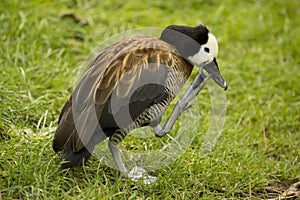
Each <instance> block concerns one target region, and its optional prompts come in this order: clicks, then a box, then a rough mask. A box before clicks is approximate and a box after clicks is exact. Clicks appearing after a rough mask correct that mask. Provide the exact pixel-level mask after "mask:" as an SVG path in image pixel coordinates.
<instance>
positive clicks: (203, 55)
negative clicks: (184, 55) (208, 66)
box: [188, 33, 218, 66]
mask: <svg viewBox="0 0 300 200" xmlns="http://www.w3.org/2000/svg"><path fill="white" fill-rule="evenodd" d="M205 48H208V51H209V52H206V51H204V49H205ZM217 56H218V42H217V39H216V37H215V36H214V35H213V34H211V33H208V40H207V43H206V44H204V45H202V46H201V48H200V49H199V51H198V52H197V53H196V54H195V55H193V56H189V57H188V59H189V60H190V61H191V62H192V63H193V64H194V65H197V66H201V65H203V64H205V63H209V62H211V61H213V59H214V58H217Z"/></svg>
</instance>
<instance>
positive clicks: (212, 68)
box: [203, 59, 227, 90]
mask: <svg viewBox="0 0 300 200" xmlns="http://www.w3.org/2000/svg"><path fill="white" fill-rule="evenodd" d="M203 68H204V69H205V70H206V71H207V72H208V73H209V74H211V76H212V78H213V79H214V81H215V82H216V83H217V84H218V85H219V86H220V87H221V88H223V89H224V90H227V83H226V82H225V81H224V79H223V77H222V75H221V73H220V70H219V67H218V63H217V61H216V59H214V60H213V61H211V62H210V63H208V64H206V65H204V67H203Z"/></svg>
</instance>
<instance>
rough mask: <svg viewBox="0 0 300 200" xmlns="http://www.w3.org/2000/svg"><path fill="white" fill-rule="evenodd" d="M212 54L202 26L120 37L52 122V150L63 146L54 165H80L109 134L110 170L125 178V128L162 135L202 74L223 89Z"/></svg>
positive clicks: (211, 40) (214, 47)
mask: <svg viewBox="0 0 300 200" xmlns="http://www.w3.org/2000/svg"><path fill="white" fill-rule="evenodd" d="M217 55H218V42H217V39H216V37H215V36H214V35H213V34H212V33H211V32H210V31H209V30H208V28H207V27H206V26H204V25H201V24H200V25H197V26H184V25H170V26H167V27H166V28H164V29H163V31H162V33H161V35H160V37H159V38H157V37H152V36H144V35H136V36H130V37H126V38H124V39H121V40H120V41H117V42H115V43H113V44H112V45H110V46H108V47H106V48H105V49H104V50H102V51H101V52H99V53H98V54H97V55H96V56H95V57H94V58H93V59H92V60H91V61H90V62H89V64H88V66H87V68H86V70H85V72H84V73H83V75H82V76H81V78H80V80H79V82H78V83H77V85H76V86H75V88H74V91H73V93H72V94H71V95H70V97H69V99H68V100H67V101H66V103H65V104H64V106H63V108H62V111H61V113H60V116H59V119H58V127H57V129H56V132H55V135H54V139H53V143H52V147H53V150H54V151H55V152H59V151H62V153H61V159H62V160H63V162H62V164H61V167H62V168H71V167H80V166H82V165H83V163H85V162H87V160H88V159H89V158H90V156H91V155H92V153H93V151H94V148H95V146H96V145H97V144H99V143H100V142H103V141H106V139H107V138H108V147H109V150H110V152H111V154H112V157H113V160H114V162H115V164H116V167H117V168H118V170H119V172H120V173H121V174H122V176H127V175H128V169H126V167H125V165H124V163H123V161H122V159H121V156H120V150H119V148H118V144H119V143H120V142H122V141H123V140H124V139H125V137H126V136H127V135H128V134H129V133H130V132H131V131H132V130H134V129H137V128H140V127H144V126H150V127H152V128H153V132H154V135H155V136H158V137H163V136H165V135H166V134H167V133H168V132H169V131H170V130H171V128H172V126H173V124H174V123H175V121H176V119H177V118H178V116H179V115H180V114H181V113H182V112H184V110H186V109H188V108H189V106H188V103H189V101H191V99H193V98H194V97H195V96H197V95H198V93H199V91H200V90H201V89H202V87H203V86H204V84H205V82H206V81H207V80H208V79H209V78H212V79H213V80H214V81H215V82H216V84H218V85H219V86H220V87H221V88H223V89H224V90H227V83H226V82H225V80H224V78H223V77H222V75H221V73H220V70H219V67H218V63H217ZM194 66H196V67H197V68H198V74H197V75H196V77H195V78H194V81H193V82H192V84H191V86H190V88H189V89H188V91H187V92H186V93H185V95H184V96H183V97H182V98H181V99H180V100H179V101H178V102H177V104H176V107H175V108H174V110H173V112H172V114H171V116H170V118H169V119H168V120H167V122H166V123H165V125H161V124H160V122H161V117H162V115H163V114H164V112H165V111H166V109H167V107H168V106H169V104H170V103H171V101H172V100H174V98H175V97H176V96H177V95H178V93H179V92H180V90H181V89H182V87H183V85H184V84H185V83H186V81H187V80H188V79H189V78H190V76H191V73H192V70H193V68H194ZM203 69H204V70H205V71H206V72H207V74H208V75H207V76H206V75H205V74H204V73H203Z"/></svg>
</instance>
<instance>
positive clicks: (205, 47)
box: [160, 25, 227, 90]
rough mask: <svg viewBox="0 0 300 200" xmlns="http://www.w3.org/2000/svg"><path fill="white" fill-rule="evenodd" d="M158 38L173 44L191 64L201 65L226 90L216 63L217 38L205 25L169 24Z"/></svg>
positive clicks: (225, 84)
mask: <svg viewBox="0 0 300 200" xmlns="http://www.w3.org/2000/svg"><path fill="white" fill-rule="evenodd" d="M160 39H161V40H163V41H165V42H167V43H169V44H171V45H173V46H175V48H176V49H177V50H178V52H179V53H180V55H181V56H182V57H184V58H185V59H186V60H188V61H189V62H190V63H191V64H193V65H196V66H198V67H199V68H202V67H203V68H204V69H205V70H206V71H207V72H208V73H209V74H210V75H211V77H212V78H213V79H214V81H215V82H216V83H217V84H218V85H219V86H220V87H222V88H223V89H224V90H227V83H226V82H225V81H224V79H223V77H222V75H221V73H220V71H219V67H218V63H217V56H218V42H217V39H216V37H215V36H214V35H213V34H212V33H210V32H209V30H208V29H207V28H206V27H205V26H203V25H199V26H196V27H189V26H177V25H171V26H168V27H166V28H165V29H164V31H163V32H162V34H161V36H160Z"/></svg>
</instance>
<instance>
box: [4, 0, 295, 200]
mask: <svg viewBox="0 0 300 200" xmlns="http://www.w3.org/2000/svg"><path fill="white" fill-rule="evenodd" d="M298 7H299V2H298V1H297V0H274V1H238V0H225V1H216V0H214V1H162V0H160V1H126V3H125V1H124V3H123V2H122V1H118V2H114V1H96V0H90V1H84V0H73V1H68V0H64V1H38V0H34V1H15V0H12V1H2V2H1V5H0V77H1V78H0V114H1V117H0V199H200V198H202V199H268V198H277V197H278V196H279V195H280V194H281V192H283V191H284V190H286V189H287V188H289V186H290V185H292V184H293V183H296V182H298V181H300V88H299V80H300V56H299V55H300V48H299V47H300V10H299V9H298ZM199 23H203V24H205V25H207V27H208V28H209V29H210V30H211V32H213V33H214V35H215V36H216V37H217V39H218V41H219V55H218V62H219V66H220V70H221V72H222V74H223V76H224V78H225V79H226V81H227V83H228V85H229V89H228V90H227V91H226V93H225V94H226V99H227V100H226V102H227V112H226V121H225V124H224V127H223V129H222V135H221V136H220V137H219V139H218V142H217V144H216V145H215V147H214V149H213V150H212V151H211V152H210V153H209V154H208V155H206V156H205V157H203V156H202V154H201V151H200V149H201V144H202V137H200V136H197V137H195V139H194V140H193V142H192V143H191V145H190V146H189V148H188V149H187V151H186V152H185V153H184V154H183V155H181V156H180V157H179V158H178V159H177V160H175V161H174V162H172V163H171V164H170V165H168V166H166V167H165V168H162V169H159V170H156V171H154V172H153V174H154V175H155V176H157V177H158V178H159V179H158V181H157V182H156V183H154V184H151V185H143V184H142V183H141V182H132V181H130V180H126V179H122V178H119V176H118V172H117V171H116V170H115V169H112V168H110V167H107V166H105V165H104V164H101V163H99V161H98V160H97V159H95V158H94V159H92V160H91V161H90V162H89V164H88V165H86V166H84V167H83V168H79V169H72V170H61V169H60V160H59V155H57V154H55V153H54V152H53V150H52V147H51V142H52V138H53V135H54V132H55V128H56V126H57V120H58V116H59V113H60V110H61V108H62V106H63V104H64V102H65V101H66V100H67V98H68V97H69V95H70V94H71V92H72V90H73V87H74V85H75V84H76V80H77V78H78V73H80V71H82V70H80V65H82V63H84V62H85V60H86V58H87V57H88V56H89V55H90V52H91V51H92V50H93V49H94V48H96V47H97V45H98V44H100V43H101V42H103V41H105V40H107V39H108V38H110V37H111V36H113V35H115V34H117V33H121V32H124V31H127V30H132V29H135V28H145V27H159V28H163V27H166V26H167V25H170V24H184V25H191V26H194V25H197V24H199ZM209 98H210V97H209V95H208V89H207V87H205V88H204V89H203V91H201V93H200V94H199V96H198V99H199V102H203V103H201V104H200V105H199V107H200V109H201V110H202V111H201V117H200V119H201V120H203V121H204V122H203V123H202V125H203V126H200V127H198V131H197V132H198V133H199V134H200V135H201V133H202V132H203V131H204V130H205V128H207V123H208V122H209V117H210V115H209V112H210V111H209V110H210V109H209V100H210V99H209ZM206 122H207V123H206ZM153 140H157V139H155V138H154V139H153ZM147 141H148V142H150V143H151V140H150V139H149V140H147ZM137 144H140V145H141V144H143V143H138V142H137ZM294 198H295V199H296V198H297V197H294Z"/></svg>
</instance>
